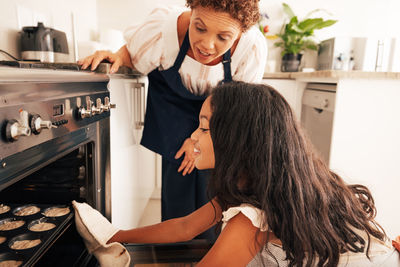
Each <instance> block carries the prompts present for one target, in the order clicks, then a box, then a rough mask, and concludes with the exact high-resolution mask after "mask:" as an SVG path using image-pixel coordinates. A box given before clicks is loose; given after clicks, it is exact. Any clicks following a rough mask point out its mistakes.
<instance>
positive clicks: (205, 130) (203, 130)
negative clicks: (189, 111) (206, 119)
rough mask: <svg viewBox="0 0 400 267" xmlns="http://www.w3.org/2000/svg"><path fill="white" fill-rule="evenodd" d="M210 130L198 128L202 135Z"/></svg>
mask: <svg viewBox="0 0 400 267" xmlns="http://www.w3.org/2000/svg"><path fill="white" fill-rule="evenodd" d="M209 130H210V129H207V128H200V131H202V132H203V133H205V132H208V131H209Z"/></svg>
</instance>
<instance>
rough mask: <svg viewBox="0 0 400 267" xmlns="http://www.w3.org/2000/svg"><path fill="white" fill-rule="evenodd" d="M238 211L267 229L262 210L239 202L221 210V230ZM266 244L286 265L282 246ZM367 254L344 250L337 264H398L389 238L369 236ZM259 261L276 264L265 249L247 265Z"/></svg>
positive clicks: (358, 266)
mask: <svg viewBox="0 0 400 267" xmlns="http://www.w3.org/2000/svg"><path fill="white" fill-rule="evenodd" d="M239 212H241V213H242V214H243V215H244V216H246V217H247V218H248V219H249V220H250V221H251V223H252V224H253V225H254V226H255V227H257V228H260V230H261V231H264V232H265V231H268V227H267V226H264V227H263V226H262V224H263V222H266V217H265V213H264V211H262V210H260V209H258V208H256V207H254V206H252V205H250V204H241V205H240V206H237V207H231V208H229V209H228V210H226V211H224V212H222V230H223V229H224V227H225V226H226V224H227V223H228V221H229V220H230V219H232V218H233V217H235V216H236V215H237V214H239ZM265 224H266V223H265ZM354 231H355V232H356V233H357V234H359V235H360V236H361V237H362V238H363V239H364V240H368V239H367V235H366V234H365V233H364V232H362V231H360V230H357V229H354ZM268 246H269V247H268V249H270V251H271V252H272V253H273V254H274V256H275V257H276V258H277V260H278V262H279V266H281V267H282V266H287V265H288V261H286V260H285V258H286V254H285V252H284V250H283V249H282V246H279V245H275V244H270V243H268ZM369 256H370V257H371V260H369V259H368V258H367V257H366V255H365V253H354V252H346V253H343V254H341V256H340V259H339V265H338V266H341V267H342V266H352V267H361V266H363V267H364V266H382V267H383V266H385V267H389V266H390V267H394V266H400V257H399V254H398V253H397V251H396V250H395V249H393V247H392V245H391V243H390V240H387V241H386V242H383V241H380V240H378V239H376V238H375V237H372V236H371V247H370V251H369ZM261 261H262V262H263V263H264V264H267V265H266V266H275V264H276V261H275V259H272V258H271V255H269V253H268V252H266V250H263V251H262V252H261V257H260V254H258V255H257V256H256V257H255V258H254V259H253V260H252V261H251V262H250V263H249V264H248V265H247V266H248V267H250V266H251V267H253V266H260V265H261V263H260V262H261Z"/></svg>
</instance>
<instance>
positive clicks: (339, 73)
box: [263, 70, 400, 80]
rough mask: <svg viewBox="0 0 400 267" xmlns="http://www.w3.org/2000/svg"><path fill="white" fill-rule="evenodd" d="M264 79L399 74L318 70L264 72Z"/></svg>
mask: <svg viewBox="0 0 400 267" xmlns="http://www.w3.org/2000/svg"><path fill="white" fill-rule="evenodd" d="M263 78H264V79H321V78H329V79H395V80H397V79H399V80H400V72H366V71H341V70H319V71H313V72H266V73H264V76H263Z"/></svg>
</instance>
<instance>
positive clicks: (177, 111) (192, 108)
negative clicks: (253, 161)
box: [79, 0, 267, 220]
mask: <svg viewBox="0 0 400 267" xmlns="http://www.w3.org/2000/svg"><path fill="white" fill-rule="evenodd" d="M258 2H259V0H187V1H186V3H187V6H188V7H189V8H190V9H189V10H188V9H186V8H158V9H155V10H154V11H153V13H152V14H150V16H149V17H148V19H147V20H146V21H145V22H144V23H143V24H140V25H136V26H133V27H130V28H128V29H127V31H126V33H125V38H126V41H127V44H126V45H124V46H123V47H122V48H121V49H120V50H119V51H118V52H117V53H110V52H108V51H98V52H96V53H95V54H94V55H92V56H89V57H87V58H85V59H83V60H82V61H80V62H79V63H80V64H82V68H83V69H86V68H88V67H89V65H91V69H92V70H94V69H95V68H96V67H97V66H98V64H99V63H100V62H101V61H102V60H104V59H105V60H108V61H110V62H111V63H112V67H111V72H114V71H116V70H117V69H118V68H119V67H120V66H121V65H125V66H129V67H131V68H134V69H136V70H138V71H139V72H141V73H143V74H145V75H148V78H149V90H148V98H147V109H146V116H145V125H144V132H143V138H142V140H141V144H142V145H143V146H145V147H147V148H148V149H150V150H152V151H154V152H156V153H159V154H160V155H162V195H161V196H162V220H167V219H171V218H176V217H180V216H185V215H187V214H189V213H191V212H192V211H194V210H196V209H197V208H199V207H201V206H202V205H204V204H205V203H206V202H207V197H206V193H205V192H206V184H207V180H208V172H207V171H197V170H195V169H194V168H195V166H194V158H193V142H192V141H191V139H190V138H189V137H190V134H191V133H192V132H193V131H194V130H195V129H196V127H197V125H198V114H199V112H200V108H201V105H202V104H203V101H204V100H205V98H206V97H207V96H208V95H209V93H210V92H211V91H212V88H213V87H215V86H216V85H217V84H218V83H219V82H227V81H231V80H237V81H246V82H259V81H261V79H262V75H263V73H264V66H265V62H266V59H267V46H266V41H265V38H264V36H263V35H262V34H261V33H260V31H259V30H258V29H257V28H256V27H252V26H253V25H255V24H256V23H257V21H258V18H259V9H258ZM182 157H183V159H182ZM183 176H186V177H183Z"/></svg>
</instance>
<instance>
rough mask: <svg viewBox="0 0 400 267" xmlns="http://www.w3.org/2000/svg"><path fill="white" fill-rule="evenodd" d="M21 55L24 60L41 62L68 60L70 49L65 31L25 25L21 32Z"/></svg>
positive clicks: (41, 24) (40, 24) (40, 23)
mask: <svg viewBox="0 0 400 267" xmlns="http://www.w3.org/2000/svg"><path fill="white" fill-rule="evenodd" d="M21 56H22V59H23V60H30V61H41V62H68V61H69V50H68V42H67V37H66V35H65V33H64V32H62V31H58V30H55V29H52V28H48V27H45V26H44V24H43V23H42V22H38V24H37V26H36V27H35V26H28V27H23V28H22V32H21Z"/></svg>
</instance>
